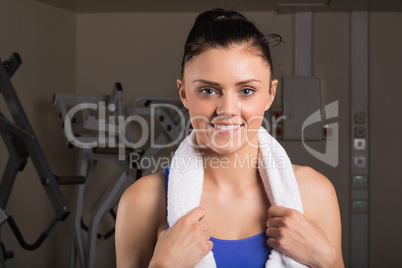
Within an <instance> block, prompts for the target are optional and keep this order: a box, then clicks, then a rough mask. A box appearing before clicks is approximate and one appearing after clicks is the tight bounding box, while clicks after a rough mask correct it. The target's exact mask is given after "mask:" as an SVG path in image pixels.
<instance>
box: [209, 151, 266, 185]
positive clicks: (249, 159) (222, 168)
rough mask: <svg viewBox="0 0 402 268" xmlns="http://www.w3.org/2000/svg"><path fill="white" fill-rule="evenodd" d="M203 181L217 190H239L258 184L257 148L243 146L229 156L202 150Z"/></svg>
mask: <svg viewBox="0 0 402 268" xmlns="http://www.w3.org/2000/svg"><path fill="white" fill-rule="evenodd" d="M202 153H203V161H204V162H203V164H204V179H206V180H208V182H209V183H212V184H214V185H215V186H216V187H219V188H241V187H243V186H244V185H246V184H250V183H255V182H259V176H258V148H253V147H251V146H247V145H246V146H244V147H243V148H241V149H240V150H237V151H236V152H233V153H230V154H219V153H216V152H214V151H212V150H203V151H202Z"/></svg>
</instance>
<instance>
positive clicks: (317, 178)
mask: <svg viewBox="0 0 402 268" xmlns="http://www.w3.org/2000/svg"><path fill="white" fill-rule="evenodd" d="M296 178H297V181H298V184H299V189H300V194H301V198H302V202H303V208H304V215H305V216H306V218H307V219H309V220H310V222H312V223H313V224H314V225H316V226H317V227H318V228H319V229H321V230H322V231H323V232H324V234H325V236H326V237H327V238H328V240H329V242H330V244H331V245H332V247H333V249H334V250H335V252H336V259H335V263H334V266H335V267H344V264H343V257H342V245H341V233H342V231H341V216H340V211H339V204H338V199H337V196H336V192H335V189H334V187H333V185H332V183H331V182H330V181H329V180H328V179H327V178H326V177H325V176H324V175H322V174H321V173H319V172H317V171H315V170H314V169H312V168H310V167H307V166H297V168H296ZM318 258H319V256H318ZM318 261H320V260H318Z"/></svg>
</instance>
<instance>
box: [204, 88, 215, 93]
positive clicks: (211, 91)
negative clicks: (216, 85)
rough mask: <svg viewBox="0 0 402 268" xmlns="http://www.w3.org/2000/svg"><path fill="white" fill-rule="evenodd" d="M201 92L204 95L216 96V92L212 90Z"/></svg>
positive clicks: (207, 89) (206, 89) (205, 89)
mask: <svg viewBox="0 0 402 268" xmlns="http://www.w3.org/2000/svg"><path fill="white" fill-rule="evenodd" d="M201 92H202V93H203V94H204V95H214V94H216V92H215V90H213V89H212V88H203V89H201Z"/></svg>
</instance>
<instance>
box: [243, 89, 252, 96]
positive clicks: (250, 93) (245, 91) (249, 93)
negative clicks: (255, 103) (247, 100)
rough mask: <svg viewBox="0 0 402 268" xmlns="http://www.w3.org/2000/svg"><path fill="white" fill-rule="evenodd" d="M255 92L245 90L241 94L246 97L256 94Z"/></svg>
mask: <svg viewBox="0 0 402 268" xmlns="http://www.w3.org/2000/svg"><path fill="white" fill-rule="evenodd" d="M254 92H255V91H254V90H253V89H251V88H244V89H242V90H241V94H242V95H244V96H250V95H252V94H253V93H254Z"/></svg>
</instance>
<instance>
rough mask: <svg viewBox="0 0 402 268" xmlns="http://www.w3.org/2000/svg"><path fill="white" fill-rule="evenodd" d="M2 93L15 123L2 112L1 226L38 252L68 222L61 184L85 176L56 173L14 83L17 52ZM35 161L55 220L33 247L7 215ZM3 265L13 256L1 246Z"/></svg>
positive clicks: (5, 71) (0, 72)
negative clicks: (15, 191) (19, 176)
mask: <svg viewBox="0 0 402 268" xmlns="http://www.w3.org/2000/svg"><path fill="white" fill-rule="evenodd" d="M0 63H1V64H0V92H1V94H2V96H3V97H4V100H5V102H6V104H7V106H8V109H9V111H10V114H11V116H12V118H13V121H10V120H8V119H7V118H6V117H5V116H4V115H3V114H2V113H0V134H1V136H2V138H3V141H4V143H5V145H6V147H7V150H8V153H9V158H8V161H7V165H6V167H5V170H4V173H3V177H2V180H1V183H0V226H1V225H2V224H3V223H5V222H8V223H9V225H10V227H11V230H12V231H13V233H14V235H15V237H16V238H17V240H18V242H19V243H20V245H21V246H22V247H23V248H24V249H26V250H35V249H37V248H38V247H39V246H40V245H41V244H42V243H43V241H44V240H45V239H46V237H47V236H48V234H49V232H50V231H51V230H52V229H53V227H54V226H55V225H56V223H57V222H58V221H62V220H65V219H66V217H67V216H68V215H69V213H70V210H69V208H68V205H67V203H66V201H65V199H64V197H63V195H62V193H61V191H60V188H59V184H63V183H66V184H69V183H82V182H83V181H84V180H85V178H84V177H82V176H70V177H61V176H60V177H58V176H56V175H54V174H53V172H52V170H51V169H50V166H49V164H48V162H47V160H46V157H45V155H44V153H43V151H42V148H41V146H40V144H39V142H38V140H37V138H36V136H35V133H34V131H33V129H32V126H31V124H30V123H29V120H28V118H27V116H26V114H25V112H24V109H23V107H22V105H21V103H20V101H19V98H18V96H17V94H16V92H15V90H14V88H13V85H12V84H11V81H10V79H11V77H12V76H13V74H14V73H15V72H16V71H17V69H18V67H19V66H20V65H21V63H22V61H21V58H20V56H19V54H18V53H14V54H12V55H11V57H10V58H9V59H8V60H7V61H5V62H1V60H0ZM29 157H30V158H31V160H32V163H33V164H34V166H35V169H36V172H37V174H38V177H39V178H40V180H41V183H42V185H43V187H44V188H45V191H46V194H47V196H48V198H49V200H50V204H51V205H52V206H53V210H54V213H55V214H56V215H55V217H54V218H53V219H52V220H51V221H50V223H49V225H48V227H47V228H46V229H45V230H44V231H43V232H42V234H41V235H40V236H39V238H38V239H37V240H36V241H35V242H34V243H32V244H29V243H27V242H26V241H25V239H24V237H23V235H22V233H21V232H20V230H19V228H18V225H17V223H16V222H15V221H14V219H13V217H12V216H10V215H8V214H7V213H6V207H7V203H8V200H9V197H10V194H11V191H12V187H13V184H14V181H15V179H16V176H17V174H18V172H22V171H23V170H24V167H25V164H26V163H27V161H28V158H29ZM1 247H2V249H1V250H0V266H1V267H5V264H4V262H5V260H6V259H7V258H12V257H13V253H12V252H7V251H6V250H5V248H4V245H3V243H1Z"/></svg>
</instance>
